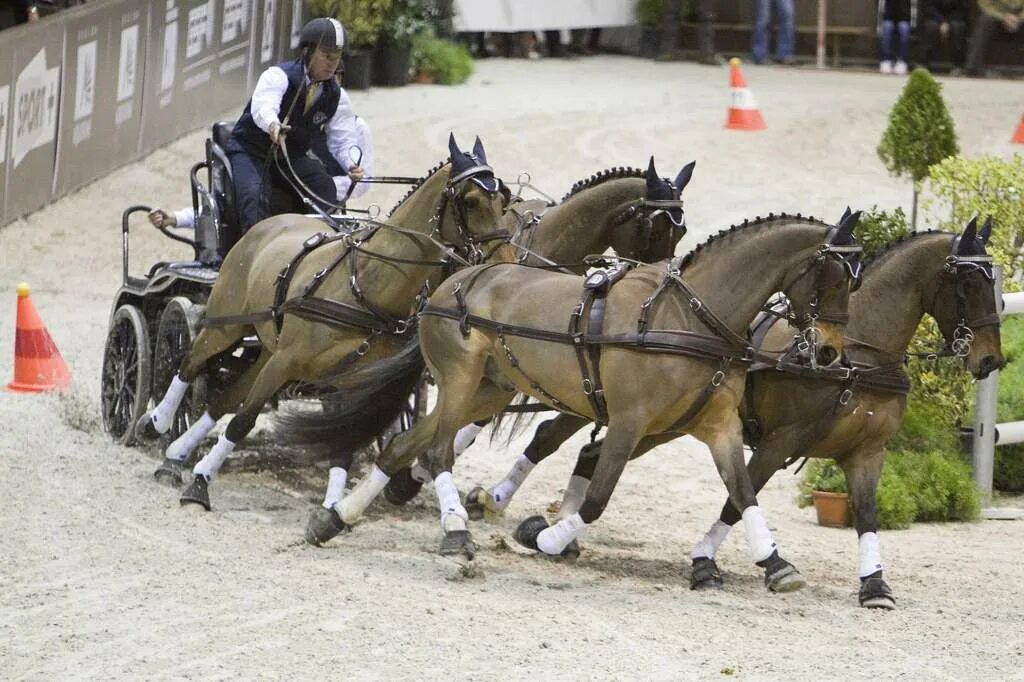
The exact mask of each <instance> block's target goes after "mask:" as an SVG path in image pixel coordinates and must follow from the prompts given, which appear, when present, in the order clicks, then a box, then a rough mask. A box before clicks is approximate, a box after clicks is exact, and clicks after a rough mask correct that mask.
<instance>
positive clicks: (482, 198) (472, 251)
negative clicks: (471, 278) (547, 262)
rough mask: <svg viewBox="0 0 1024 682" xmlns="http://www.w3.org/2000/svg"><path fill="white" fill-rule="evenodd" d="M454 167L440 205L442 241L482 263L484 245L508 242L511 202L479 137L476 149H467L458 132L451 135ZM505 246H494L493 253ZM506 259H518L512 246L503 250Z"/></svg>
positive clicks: (438, 233)
mask: <svg viewBox="0 0 1024 682" xmlns="http://www.w3.org/2000/svg"><path fill="white" fill-rule="evenodd" d="M448 151H449V153H450V156H451V159H450V161H451V169H450V171H449V176H448V182H447V184H446V186H445V190H444V196H445V200H444V202H443V204H442V206H441V208H440V209H439V212H438V219H437V224H436V225H435V228H434V229H435V231H436V233H437V235H438V236H439V237H440V239H441V240H442V241H444V242H445V243H446V244H448V245H449V246H452V247H453V248H454V249H455V250H456V251H457V252H461V253H463V254H464V256H465V257H466V260H468V261H470V262H472V263H478V262H481V261H482V260H484V253H483V251H482V248H481V247H482V246H483V245H486V244H487V243H489V242H505V243H506V245H507V242H508V240H509V238H510V234H509V232H508V230H505V229H501V228H500V227H499V226H500V224H501V223H502V217H503V213H504V210H505V206H506V204H507V199H506V196H507V194H506V193H505V192H503V191H502V190H503V187H504V185H503V184H502V182H501V180H499V179H498V178H497V177H495V175H494V170H493V169H492V168H491V167H490V166H489V165H488V163H487V154H486V152H485V151H484V145H483V143H482V142H481V141H480V138H479V137H477V138H476V141H475V142H474V143H473V151H471V152H464V151H462V150H461V149H459V145H458V144H457V143H456V142H455V134H454V133H452V134H450V135H449V137H448ZM501 247H502V244H499V245H498V247H496V248H494V249H491V254H489V255H492V256H493V255H494V253H495V252H496V251H497V250H498V249H500V248H501ZM502 259H503V260H510V261H511V260H514V259H515V254H514V253H513V252H512V251H511V248H509V249H508V250H507V253H506V252H505V251H504V250H503V256H502Z"/></svg>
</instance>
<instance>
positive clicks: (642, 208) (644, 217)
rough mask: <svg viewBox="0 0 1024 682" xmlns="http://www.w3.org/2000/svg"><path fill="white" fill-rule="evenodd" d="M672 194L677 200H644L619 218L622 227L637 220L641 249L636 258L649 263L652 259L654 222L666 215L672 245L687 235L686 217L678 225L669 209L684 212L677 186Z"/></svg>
mask: <svg viewBox="0 0 1024 682" xmlns="http://www.w3.org/2000/svg"><path fill="white" fill-rule="evenodd" d="M670 184H671V183H670ZM672 194H673V195H674V196H675V197H676V198H675V199H647V198H646V197H645V198H642V199H638V200H637V201H636V202H634V203H633V204H632V205H631V206H630V207H629V208H627V209H626V210H625V211H624V212H623V214H622V216H621V217H620V218H619V220H618V223H619V224H620V225H621V224H622V223H625V222H626V221H628V220H630V219H636V222H637V230H638V231H639V233H640V248H638V249H637V250H636V253H635V254H634V257H635V258H637V259H638V260H641V261H649V260H651V258H652V255H651V253H650V250H651V237H652V235H653V234H654V220H655V219H656V218H657V217H658V216H660V215H664V216H665V217H667V218H668V222H669V225H670V226H671V227H670V228H669V240H670V241H671V242H672V243H675V242H677V241H679V239H682V238H683V235H685V234H686V216H685V214H684V215H683V216H682V218H681V220H680V222H679V223H676V221H675V220H673V219H672V214H671V213H670V212H669V209H673V208H678V209H680V210H682V208H683V200H682V199H680V198H679V194H680V190H677V189H676V188H675V186H673V187H672ZM677 231H679V232H680V234H679V237H678V238H676V232H677Z"/></svg>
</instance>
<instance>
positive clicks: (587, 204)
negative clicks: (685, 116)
mask: <svg viewBox="0 0 1024 682" xmlns="http://www.w3.org/2000/svg"><path fill="white" fill-rule="evenodd" d="M695 166H696V162H695V161H691V162H690V163H688V164H686V165H685V166H683V168H682V169H681V170H680V171H679V173H678V174H677V175H676V177H675V179H673V180H669V179H668V178H661V177H659V176H658V171H657V168H656V167H655V165H654V157H653V156H652V157H651V158H650V161H649V162H648V165H647V169H646V170H645V171H644V170H639V169H636V168H622V167H619V168H610V169H607V170H603V171H600V172H598V173H595V174H593V175H591V176H590V177H589V178H586V179H584V180H580V181H578V182H576V183H574V184H573V185H572V187H571V189H570V190H569V192H568V193H567V194H566V195H565V196H564V197H563V198H562V200H561V202H559V203H558V204H556V205H554V206H546V205H545V202H543V201H541V202H540V203H539V205H538V204H537V203H536V200H531V201H526V202H513V203H512V204H511V205H510V206H509V209H508V211H507V212H506V216H508V218H509V219H510V220H511V221H512V223H507V227H508V228H509V229H510V231H511V232H512V233H513V237H512V244H513V246H515V247H516V248H518V249H519V257H518V262H520V263H523V264H525V265H534V266H537V267H552V268H556V269H558V270H560V271H563V272H573V273H575V274H578V275H582V274H583V273H584V272H586V270H587V267H588V264H587V263H586V262H585V261H584V257H585V256H587V255H588V254H600V253H603V252H604V251H605V250H606V249H608V248H611V249H612V250H613V251H614V252H615V253H616V254H617V255H618V256H621V257H625V258H628V259H631V260H635V261H642V262H646V263H649V262H654V261H658V260H664V259H667V258H671V257H672V256H673V255H674V254H675V248H676V244H677V243H678V242H679V240H680V239H682V238H683V236H684V235H685V234H686V218H685V215H684V213H683V202H682V199H681V196H682V192H683V190H684V189H685V188H686V186H687V185H688V184H689V182H690V180H691V178H692V177H693V170H694V168H695ZM488 421H489V420H481V421H480V422H478V423H471V424H468V425H467V426H466V427H465V428H464V429H463V430H461V431H460V432H459V434H458V435H457V437H456V440H455V445H454V447H455V454H456V456H458V455H459V454H460V453H461V452H462V451H463V450H465V449H466V448H467V447H469V445H470V444H471V443H472V442H473V439H475V438H476V436H477V434H479V433H480V431H481V429H483V427H484V425H486V423H487V422H488ZM428 480H429V473H428V472H427V471H426V469H424V468H423V467H422V466H413V467H411V468H403V469H402V470H400V471H398V472H397V473H396V474H395V475H394V476H392V477H391V480H390V481H389V482H388V485H387V487H386V488H385V490H384V494H385V496H386V497H387V499H388V501H389V502H391V503H392V504H395V505H402V504H405V503H406V502H408V501H409V500H411V499H413V498H414V497H415V496H416V495H417V494H419V491H420V488H421V487H422V486H423V484H424V483H425V482H427V481H428ZM333 516H334V515H333V514H332V510H331V509H330V508H325V510H324V511H322V512H321V511H320V510H315V512H314V516H313V517H311V518H310V522H309V525H308V527H307V530H306V539H307V540H308V541H309V542H310V543H311V544H314V545H320V544H322V543H323V542H326V541H327V540H329V539H330V538H331V537H333V535H332V532H333V530H334V529H336V528H338V527H339V524H338V523H337V520H336V519H334V518H333Z"/></svg>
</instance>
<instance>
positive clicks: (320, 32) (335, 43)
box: [299, 17, 345, 50]
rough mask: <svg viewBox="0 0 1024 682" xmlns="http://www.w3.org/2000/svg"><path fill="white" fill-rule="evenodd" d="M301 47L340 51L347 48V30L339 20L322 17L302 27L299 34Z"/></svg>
mask: <svg viewBox="0 0 1024 682" xmlns="http://www.w3.org/2000/svg"><path fill="white" fill-rule="evenodd" d="M299 46H300V47H312V48H314V49H315V48H318V47H320V48H323V49H325V50H340V49H342V48H343V47H345V29H344V27H342V25H341V22H339V21H338V20H337V19H328V18H327V17H320V18H319V19H313V20H312V21H311V22H309V23H308V24H306V25H305V26H303V27H302V33H300V34H299Z"/></svg>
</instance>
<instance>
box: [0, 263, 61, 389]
mask: <svg viewBox="0 0 1024 682" xmlns="http://www.w3.org/2000/svg"><path fill="white" fill-rule="evenodd" d="M70 385H71V374H70V373H69V372H68V366H67V365H66V364H64V358H62V357H61V356H60V351H58V350H57V346H56V345H54V343H53V339H51V338H50V333H49V332H48V331H46V327H45V326H43V321H42V320H40V319H39V313H37V312H36V308H35V306H33V305H32V301H31V300H30V299H29V297H28V285H27V284H25V283H24V282H22V283H21V284H19V285H18V319H17V323H16V326H15V332H14V381H12V382H11V383H9V384H7V390H9V391H16V392H18V393H38V392H40V391H51V390H53V389H55V388H56V389H64V388H67V387H69V386H70Z"/></svg>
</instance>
